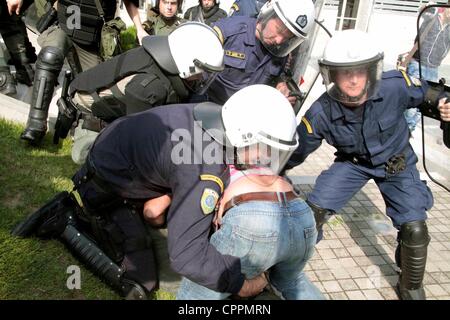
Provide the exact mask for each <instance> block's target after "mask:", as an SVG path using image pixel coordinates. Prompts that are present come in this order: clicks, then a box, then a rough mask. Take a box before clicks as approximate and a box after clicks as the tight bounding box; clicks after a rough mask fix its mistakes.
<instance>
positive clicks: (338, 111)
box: [326, 90, 384, 122]
mask: <svg viewBox="0 0 450 320" xmlns="http://www.w3.org/2000/svg"><path fill="white" fill-rule="evenodd" d="M383 97H384V95H383V93H382V92H381V91H380V90H378V92H377V93H376V94H375V95H374V96H373V97H372V98H370V99H369V100H367V101H366V102H365V106H364V107H365V108H367V107H368V105H369V104H370V103H371V102H372V101H376V100H380V99H382V98H383ZM328 98H329V99H327V101H326V102H327V103H330V109H331V110H330V111H331V112H330V116H331V121H335V120H337V119H341V118H344V117H345V115H346V114H345V113H344V112H343V108H345V106H344V105H342V104H341V103H340V102H337V101H334V100H333V99H332V98H331V97H328ZM346 120H347V121H351V122H354V120H352V119H349V118H348V117H347V118H346Z"/></svg>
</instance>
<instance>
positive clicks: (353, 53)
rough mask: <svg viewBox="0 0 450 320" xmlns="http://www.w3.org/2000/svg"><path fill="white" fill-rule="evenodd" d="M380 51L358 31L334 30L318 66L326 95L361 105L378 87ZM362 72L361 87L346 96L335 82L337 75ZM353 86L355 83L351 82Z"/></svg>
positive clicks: (381, 54) (380, 67) (348, 103)
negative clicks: (363, 82) (364, 79)
mask: <svg viewBox="0 0 450 320" xmlns="http://www.w3.org/2000/svg"><path fill="white" fill-rule="evenodd" d="M383 57H384V54H383V52H382V51H381V50H380V49H379V48H378V46H377V44H376V42H375V41H374V39H372V38H371V37H370V36H369V35H368V34H367V33H365V32H362V31H359V30H345V31H340V32H337V33H336V34H335V35H334V36H333V37H332V38H331V39H330V40H329V42H328V44H327V46H326V47H325V50H324V54H323V58H322V59H319V67H320V72H321V74H322V77H323V79H324V82H325V86H326V88H327V92H328V94H329V95H330V96H331V97H332V98H333V99H335V100H337V101H339V102H342V103H344V104H346V105H350V106H351V105H354V106H357V105H361V104H362V103H364V102H365V101H367V100H368V99H370V98H371V97H373V96H374V95H375V94H376V93H377V91H378V87H379V83H380V79H381V74H382V72H383ZM358 74H359V75H360V76H361V74H362V75H363V77H366V78H367V80H366V83H365V86H362V87H361V90H359V89H358V90H356V89H355V90H356V91H355V95H349V94H348V90H347V93H346V92H344V90H343V89H341V88H339V86H338V84H337V83H336V80H337V77H338V76H339V75H348V76H351V75H358ZM355 88H356V85H355Z"/></svg>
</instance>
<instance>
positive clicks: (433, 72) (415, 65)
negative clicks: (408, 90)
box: [404, 59, 438, 132]
mask: <svg viewBox="0 0 450 320" xmlns="http://www.w3.org/2000/svg"><path fill="white" fill-rule="evenodd" d="M421 69H422V79H425V80H430V81H437V80H438V68H433V67H427V66H425V65H424V64H422V65H421ZM406 71H407V72H408V75H409V76H411V77H414V78H420V74H419V62H417V61H416V60H414V59H412V60H411V62H410V63H409V64H408V67H407V68H406ZM404 114H405V118H406V122H407V123H408V127H409V131H411V132H413V131H414V129H415V128H416V126H417V124H418V123H419V121H420V116H421V113H420V111H419V109H417V108H412V109H407V110H406V111H405V113H404Z"/></svg>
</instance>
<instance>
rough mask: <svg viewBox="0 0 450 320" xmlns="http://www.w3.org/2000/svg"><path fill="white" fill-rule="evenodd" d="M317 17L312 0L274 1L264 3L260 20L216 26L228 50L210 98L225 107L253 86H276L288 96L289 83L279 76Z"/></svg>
mask: <svg viewBox="0 0 450 320" xmlns="http://www.w3.org/2000/svg"><path fill="white" fill-rule="evenodd" d="M314 17H315V14H314V5H313V3H312V1H311V0H298V1H290V0H274V1H271V2H267V3H266V4H265V7H263V9H262V10H261V14H260V15H259V16H258V19H254V18H249V17H230V18H227V19H222V20H219V21H218V22H217V23H215V24H214V27H213V28H214V29H215V30H216V31H217V33H218V35H219V38H220V39H221V40H222V42H223V45H224V49H225V70H224V71H223V72H221V73H220V74H219V75H218V76H217V78H216V79H215V81H214V82H213V83H212V84H211V86H210V87H209V89H208V92H207V99H208V100H210V101H213V102H215V103H219V104H223V103H224V102H225V101H226V100H227V99H228V98H229V97H230V96H231V95H232V94H233V93H234V92H236V91H238V90H239V89H241V88H243V87H245V86H248V85H251V84H268V85H274V86H275V85H276V87H277V89H278V90H280V91H281V92H282V93H283V94H284V95H285V96H286V97H288V96H289V94H290V91H289V89H288V88H287V85H286V82H285V81H280V78H279V77H280V75H282V72H283V71H284V67H285V63H286V56H287V55H288V54H289V52H291V51H292V50H293V49H295V48H296V47H297V46H299V45H300V44H301V43H302V42H303V41H304V40H305V39H306V38H307V36H308V32H309V31H310V30H311V27H312V25H313V23H314ZM289 100H290V102H291V103H294V102H295V98H293V97H290V99H289Z"/></svg>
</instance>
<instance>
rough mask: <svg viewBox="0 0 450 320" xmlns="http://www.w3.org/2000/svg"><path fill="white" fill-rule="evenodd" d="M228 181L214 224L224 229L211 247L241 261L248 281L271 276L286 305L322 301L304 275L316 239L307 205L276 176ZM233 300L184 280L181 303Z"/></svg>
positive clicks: (251, 173) (246, 175)
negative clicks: (264, 273) (303, 301)
mask: <svg viewBox="0 0 450 320" xmlns="http://www.w3.org/2000/svg"><path fill="white" fill-rule="evenodd" d="M230 177H231V183H230V185H229V186H228V188H227V189H226V191H225V193H224V196H223V198H222V199H221V202H220V208H219V212H218V215H217V217H216V219H215V224H216V225H217V226H218V227H220V228H219V229H218V230H217V231H216V232H215V233H214V234H213V235H212V237H211V240H210V242H211V244H212V245H213V246H214V247H215V248H216V249H217V250H218V251H219V252H220V253H221V254H224V255H225V254H226V255H232V256H235V257H239V258H240V260H241V270H242V273H244V274H245V275H246V278H248V279H253V278H255V277H256V276H257V275H259V274H261V273H263V272H265V271H267V272H266V275H267V276H268V281H269V282H270V284H271V286H272V288H273V289H274V291H275V292H277V293H278V294H280V295H281V297H282V298H284V299H289V300H306V299H308V300H318V299H324V296H323V295H322V293H321V292H320V291H319V290H318V289H317V287H316V286H315V285H314V284H313V283H311V281H310V280H309V279H308V277H307V276H306V275H305V273H304V272H303V269H304V267H305V265H306V263H307V262H308V260H309V259H310V258H311V257H312V255H313V253H314V245H315V244H316V239H317V230H316V227H315V220H314V216H313V213H312V211H311V209H310V208H309V207H308V205H307V204H306V202H305V201H303V200H302V199H300V198H298V197H297V196H296V195H295V194H294V192H293V188H292V185H291V184H290V183H288V182H287V181H285V180H284V179H283V178H281V177H279V176H276V175H266V174H265V173H262V172H260V170H257V171H256V172H255V170H247V171H238V170H235V169H232V170H231V172H230ZM222 214H223V215H224V216H223V218H222V217H221V216H222ZM229 296H230V294H229V293H221V292H216V291H213V290H210V289H208V288H206V287H203V286H201V285H199V284H196V283H195V282H193V281H190V280H189V279H187V278H183V281H182V282H181V286H180V289H179V291H178V294H177V299H179V300H218V299H225V298H227V297H229Z"/></svg>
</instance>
